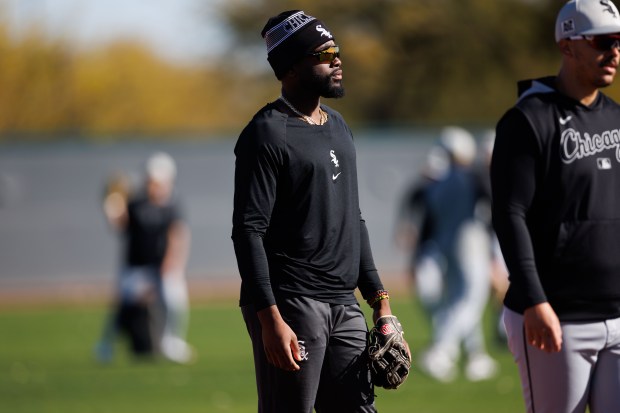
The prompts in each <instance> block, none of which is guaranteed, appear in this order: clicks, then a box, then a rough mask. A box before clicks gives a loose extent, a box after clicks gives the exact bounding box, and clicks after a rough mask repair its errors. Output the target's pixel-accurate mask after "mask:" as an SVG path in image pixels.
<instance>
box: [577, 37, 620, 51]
mask: <svg viewBox="0 0 620 413" xmlns="http://www.w3.org/2000/svg"><path fill="white" fill-rule="evenodd" d="M570 39H571V40H585V41H586V42H588V44H589V45H590V46H591V47H592V48H593V49H596V50H600V51H601V52H607V51H609V50H611V49H613V48H618V49H620V33H614V34H599V35H596V36H571V37H570Z"/></svg>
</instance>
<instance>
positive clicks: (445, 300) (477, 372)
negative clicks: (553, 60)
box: [396, 126, 497, 382]
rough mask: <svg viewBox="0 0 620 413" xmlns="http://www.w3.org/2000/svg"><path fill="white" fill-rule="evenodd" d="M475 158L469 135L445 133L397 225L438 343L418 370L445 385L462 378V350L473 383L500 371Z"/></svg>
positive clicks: (399, 240)
mask: <svg viewBox="0 0 620 413" xmlns="http://www.w3.org/2000/svg"><path fill="white" fill-rule="evenodd" d="M475 157H476V142H475V140H474V138H473V136H472V135H471V134H470V133H469V132H468V131H466V130H465V129H463V128H460V127H454V126H449V127H445V128H443V129H442V130H441V132H440V137H439V139H438V143H437V144H436V145H435V146H434V147H433V148H432V149H431V150H430V152H429V154H428V156H427V160H426V164H425V165H424V167H423V169H422V173H421V179H420V180H419V181H418V182H416V184H414V186H413V187H412V189H411V190H410V191H408V192H407V193H406V194H405V196H404V199H403V202H402V204H401V208H400V212H399V218H398V221H397V227H396V241H397V243H398V244H399V245H400V246H401V248H407V250H409V251H411V252H412V257H411V263H410V270H411V274H412V276H413V282H414V288H415V292H416V294H417V297H418V299H419V300H420V304H421V305H422V306H423V308H424V309H425V310H426V311H427V313H428V314H429V317H430V320H431V327H432V343H431V345H430V347H429V348H428V349H427V350H426V352H424V353H423V354H422V356H421V358H420V361H419V363H418V365H419V367H420V369H422V370H423V371H425V372H426V373H427V374H429V375H430V376H431V377H433V378H435V379H437V380H439V381H442V382H449V381H452V380H454V379H455V378H456V375H457V363H458V361H459V358H460V348H461V345H463V347H464V350H465V353H466V358H467V360H466V364H465V376H466V377H467V379H469V380H471V381H479V380H485V379H489V378H491V377H493V376H494V375H495V374H496V372H497V363H496V362H495V361H494V360H493V359H492V358H491V357H490V356H489V355H488V353H487V351H486V347H485V340H484V334H483V330H482V317H483V314H484V310H485V307H486V304H487V302H488V298H489V291H490V242H489V236H488V231H487V229H486V227H487V224H485V222H484V220H482V219H479V218H478V217H477V216H476V209H477V207H479V205H480V204H481V203H483V202H484V201H485V200H486V201H487V202H488V198H487V197H485V192H484V190H483V188H482V187H481V183H480V180H479V179H478V177H477V176H476V174H475V173H474V170H473V167H472V166H473V163H474V160H475ZM487 209H488V208H487ZM487 221H488V219H487Z"/></svg>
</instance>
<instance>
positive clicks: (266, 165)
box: [232, 10, 391, 413]
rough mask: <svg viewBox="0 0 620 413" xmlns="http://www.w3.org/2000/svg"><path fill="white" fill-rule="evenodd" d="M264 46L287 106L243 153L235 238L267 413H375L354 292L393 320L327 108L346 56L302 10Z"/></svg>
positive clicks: (348, 151)
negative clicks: (358, 292)
mask: <svg viewBox="0 0 620 413" xmlns="http://www.w3.org/2000/svg"><path fill="white" fill-rule="evenodd" d="M261 34H262V36H263V38H264V39H265V42H266V44H267V51H268V61H269V63H270V64H271V67H272V68H273V70H274V72H275V75H276V77H277V78H278V79H279V80H280V81H281V84H282V95H281V96H280V97H279V98H278V99H277V100H276V101H275V102H271V103H269V104H267V105H266V106H265V107H263V108H262V109H260V110H259V111H258V113H256V115H255V116H254V118H253V119H252V120H251V121H250V123H249V124H248V125H247V126H246V127H245V129H244V130H243V132H242V133H241V135H240V136H239V139H238V141H237V144H236V147H235V155H236V167H235V168H236V169H235V195H234V211H233V229H232V239H233V244H234V248H235V254H236V257H237V263H238V266H239V272H240V275H241V280H242V281H241V297H240V306H241V310H242V314H243V317H244V320H245V323H246V326H247V329H248V332H249V335H250V338H251V340H252V346H253V352H254V365H255V369H256V384H257V390H258V411H259V412H282V413H285V412H286V413H288V412H311V411H312V409H313V408H314V409H316V411H317V412H334V413H335V412H375V411H376V409H375V405H374V394H373V386H372V383H371V380H370V374H369V367H368V357H367V351H366V347H367V343H366V339H367V332H368V329H367V325H366V321H365V318H364V313H363V311H362V309H361V308H360V306H359V304H358V303H357V299H356V297H355V294H354V292H355V290H356V289H357V288H359V290H360V291H361V294H362V296H363V298H364V299H365V300H367V301H368V303H369V305H370V306H371V307H372V308H373V310H374V313H373V314H374V321H376V320H377V319H378V318H379V317H382V316H387V315H391V310H390V305H389V300H388V298H389V296H388V293H387V291H386V290H385V289H384V286H383V284H382V282H381V279H380V278H379V274H378V272H377V269H376V268H375V265H374V263H373V258H372V253H371V249H370V241H369V236H368V232H367V230H366V225H365V222H364V220H363V219H362V216H361V213H360V207H359V194H358V185H357V168H356V155H355V148H354V145H353V136H352V134H351V131H350V130H349V128H348V126H347V124H346V123H345V122H344V120H343V118H342V117H341V116H340V114H339V113H338V112H336V111H334V110H333V109H331V108H330V107H328V106H326V105H324V104H321V102H320V99H321V98H338V97H342V96H343V95H344V89H343V86H342V78H343V69H342V62H341V60H340V50H339V47H338V46H337V45H336V43H335V40H334V35H333V34H332V32H331V31H330V30H329V29H328V28H327V27H326V26H325V24H324V23H323V22H321V21H320V20H317V19H316V18H314V17H312V16H308V15H307V14H305V13H304V12H303V11H300V10H292V11H287V12H283V13H281V14H279V15H277V16H275V17H272V18H271V19H269V21H268V22H267V24H266V25H265V27H264V29H263V31H262V33H261Z"/></svg>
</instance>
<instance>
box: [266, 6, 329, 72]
mask: <svg viewBox="0 0 620 413" xmlns="http://www.w3.org/2000/svg"><path fill="white" fill-rule="evenodd" d="M261 36H263V38H264V39H265V43H266V44H267V60H268V61H269V64H270V65H271V67H272V69H273V71H274V73H275V74H276V77H277V78H278V79H281V78H282V77H283V76H284V74H285V73H286V72H287V71H288V70H289V69H290V68H291V66H293V64H294V63H296V62H297V61H299V60H301V59H302V58H303V57H304V56H305V55H306V54H308V53H310V52H312V51H313V50H314V49H315V48H316V47H317V46H320V45H322V44H323V43H325V42H327V41H329V40H333V39H334V36H332V34H331V33H330V32H329V30H328V29H327V28H326V27H325V24H323V22H321V21H320V20H318V19H316V18H314V17H312V16H308V15H307V14H305V13H304V12H303V11H301V10H289V11H285V12H282V13H280V14H278V15H277V16H274V17H271V18H270V19H269V20H268V21H267V24H265V27H264V28H263V30H262V31H261Z"/></svg>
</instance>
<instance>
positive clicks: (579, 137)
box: [560, 128, 620, 169]
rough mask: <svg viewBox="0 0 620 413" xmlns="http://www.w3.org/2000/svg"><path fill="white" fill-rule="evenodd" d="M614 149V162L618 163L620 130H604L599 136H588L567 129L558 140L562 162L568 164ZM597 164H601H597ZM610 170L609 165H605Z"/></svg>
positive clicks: (619, 156)
mask: <svg viewBox="0 0 620 413" xmlns="http://www.w3.org/2000/svg"><path fill="white" fill-rule="evenodd" d="M608 149H614V150H615V152H616V161H618V162H620V129H612V130H606V131H604V132H602V133H601V134H596V133H595V134H589V133H587V132H584V133H583V134H581V133H580V132H579V131H577V130H575V129H573V128H569V129H566V130H565V131H563V132H562V136H561V138H560V155H561V158H562V162H563V163H565V164H570V163H572V162H574V161H576V160H578V159H583V158H587V157H590V156H594V155H596V154H598V153H601V152H602V151H604V150H608ZM599 164H601V163H600V162H599ZM604 165H607V167H604V168H601V169H610V166H611V165H610V164H609V163H605V164H604Z"/></svg>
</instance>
